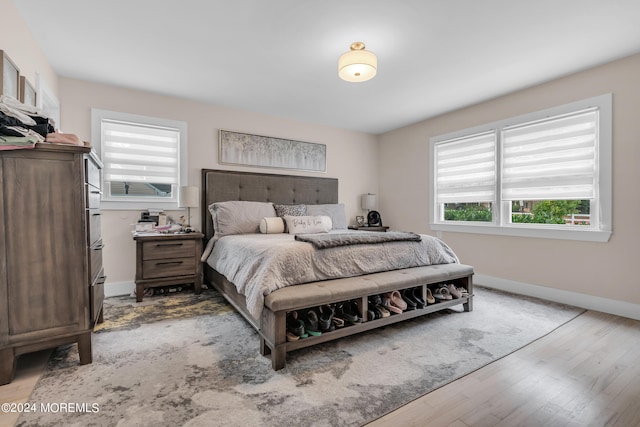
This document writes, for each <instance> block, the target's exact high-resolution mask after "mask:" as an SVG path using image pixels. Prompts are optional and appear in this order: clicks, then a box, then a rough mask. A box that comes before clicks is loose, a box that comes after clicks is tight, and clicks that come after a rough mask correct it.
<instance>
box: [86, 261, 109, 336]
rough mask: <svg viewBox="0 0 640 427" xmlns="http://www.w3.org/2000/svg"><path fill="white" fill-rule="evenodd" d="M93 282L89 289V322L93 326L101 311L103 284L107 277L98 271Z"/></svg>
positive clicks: (101, 271)
mask: <svg viewBox="0 0 640 427" xmlns="http://www.w3.org/2000/svg"><path fill="white" fill-rule="evenodd" d="M98 273H99V274H98V275H97V276H96V278H95V280H94V281H93V282H92V283H91V288H90V289H89V293H90V297H91V321H92V324H95V323H96V321H97V320H98V315H99V314H100V311H101V310H102V302H103V301H104V282H105V281H106V280H107V276H105V275H104V271H103V270H100V271H99V272H98Z"/></svg>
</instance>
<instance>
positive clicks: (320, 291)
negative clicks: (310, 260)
mask: <svg viewBox="0 0 640 427" xmlns="http://www.w3.org/2000/svg"><path fill="white" fill-rule="evenodd" d="M442 283H445V284H449V283H453V284H455V286H457V287H463V288H465V289H466V290H467V292H468V295H467V296H462V297H461V298H457V299H451V300H444V301H440V302H436V303H435V304H429V305H426V306H425V307H424V308H417V309H415V310H409V311H404V312H403V313H401V314H391V315H390V316H389V317H383V318H378V319H373V320H368V319H367V315H366V313H367V308H368V299H369V297H371V296H373V295H378V294H384V293H387V292H391V291H394V290H397V291H402V290H403V289H410V288H421V289H422V299H424V300H425V301H426V296H427V287H428V286H429V287H432V290H433V289H434V288H433V286H435V285H438V284H442ZM349 300H357V301H358V307H359V309H360V313H359V314H360V317H361V318H362V323H356V324H348V322H346V321H345V326H344V327H342V328H337V329H335V330H334V331H330V332H323V333H322V335H320V336H309V337H307V338H301V339H300V340H298V341H287V339H286V334H287V325H286V316H287V313H289V312H291V311H299V310H305V309H309V308H314V307H318V306H321V305H325V304H333V303H340V302H345V301H349ZM457 305H462V306H463V308H464V311H472V310H473V267H471V266H468V265H463V264H440V265H432V266H426V267H414V268H407V269H402V270H395V271H386V272H381V273H374V274H369V275H366V276H359V277H351V278H343V279H334V280H327V281H323V282H314V283H308V284H304V285H297V286H289V287H286V288H282V289H278V290H277V291H275V292H273V293H271V294H270V295H268V296H267V297H266V298H265V307H264V310H263V314H262V322H261V325H260V326H261V327H260V328H259V330H258V332H259V334H260V351H261V353H262V354H263V355H265V356H271V364H272V367H273V369H274V370H279V369H282V368H284V367H285V364H286V354H287V353H288V352H290V351H294V350H298V349H301V348H305V347H310V346H313V345H316V344H320V343H324V342H328V341H332V340H335V339H339V338H343V337H346V336H350V335H354V334H358V333H361V332H364V331H369V330H372V329H376V328H381V327H384V326H387V325H391V324H393V323H397V322H401V321H404V320H408V319H413V318H415V317H419V316H423V315H426V314H429V313H434V312H436V311H440V310H444V309H447V308H450V307H453V306H457Z"/></svg>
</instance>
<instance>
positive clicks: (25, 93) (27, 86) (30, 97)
mask: <svg viewBox="0 0 640 427" xmlns="http://www.w3.org/2000/svg"><path fill="white" fill-rule="evenodd" d="M20 102H22V103H23V104H25V105H28V106H30V107H36V106H37V103H36V89H35V88H34V87H33V86H32V85H31V83H29V80H27V78H26V77H25V76H20Z"/></svg>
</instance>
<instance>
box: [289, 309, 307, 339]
mask: <svg viewBox="0 0 640 427" xmlns="http://www.w3.org/2000/svg"><path fill="white" fill-rule="evenodd" d="M289 333H291V334H293V335H294V336H296V337H298V338H301V337H302V336H303V335H304V323H303V322H302V321H301V320H299V319H298V312H296V311H290V312H288V313H287V340H288V341H295V340H290V339H289Z"/></svg>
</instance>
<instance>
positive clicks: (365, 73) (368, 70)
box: [338, 42, 378, 83]
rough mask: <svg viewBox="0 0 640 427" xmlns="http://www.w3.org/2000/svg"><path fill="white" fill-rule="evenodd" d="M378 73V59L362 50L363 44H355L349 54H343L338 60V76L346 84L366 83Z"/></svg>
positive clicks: (371, 53)
mask: <svg viewBox="0 0 640 427" xmlns="http://www.w3.org/2000/svg"><path fill="white" fill-rule="evenodd" d="M377 71H378V58H377V57H376V55H375V54H374V53H373V52H371V51H368V50H365V49H364V43H362V42H355V43H353V44H352V45H351V50H350V51H349V52H346V53H343V54H342V55H341V56H340V59H338V75H339V76H340V78H341V79H342V80H345V81H348V82H354V83H358V82H366V81H367V80H370V79H372V78H373V77H374V76H375V75H376V73H377Z"/></svg>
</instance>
